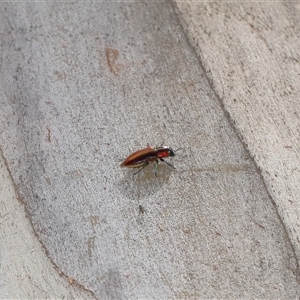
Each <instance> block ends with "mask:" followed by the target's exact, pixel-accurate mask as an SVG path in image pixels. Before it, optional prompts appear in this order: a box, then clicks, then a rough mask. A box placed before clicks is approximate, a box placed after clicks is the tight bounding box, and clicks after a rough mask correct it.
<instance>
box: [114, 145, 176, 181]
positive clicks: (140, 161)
mask: <svg viewBox="0 0 300 300" xmlns="http://www.w3.org/2000/svg"><path fill="white" fill-rule="evenodd" d="M170 156H175V151H174V150H173V149H172V148H171V147H169V146H158V147H151V146H148V147H147V148H144V149H141V150H138V151H136V152H134V153H132V154H131V155H129V156H128V157H127V158H126V159H125V160H124V161H123V162H122V163H121V165H120V166H121V167H126V168H140V169H139V170H138V171H137V172H136V173H134V174H133V175H136V174H137V173H138V172H140V171H141V170H142V169H144V168H145V167H146V166H148V165H149V164H151V163H154V164H155V166H154V168H155V171H154V172H155V176H156V177H157V174H156V171H157V167H158V161H159V160H160V161H163V162H165V163H166V164H167V165H169V166H170V167H172V168H173V169H176V168H175V167H174V166H173V165H171V164H170V163H169V162H167V161H165V160H164V158H166V157H170Z"/></svg>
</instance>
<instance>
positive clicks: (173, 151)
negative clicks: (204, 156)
mask: <svg viewBox="0 0 300 300" xmlns="http://www.w3.org/2000/svg"><path fill="white" fill-rule="evenodd" d="M179 150H183V148H178V149H176V150H174V151H173V152H177V151H179Z"/></svg>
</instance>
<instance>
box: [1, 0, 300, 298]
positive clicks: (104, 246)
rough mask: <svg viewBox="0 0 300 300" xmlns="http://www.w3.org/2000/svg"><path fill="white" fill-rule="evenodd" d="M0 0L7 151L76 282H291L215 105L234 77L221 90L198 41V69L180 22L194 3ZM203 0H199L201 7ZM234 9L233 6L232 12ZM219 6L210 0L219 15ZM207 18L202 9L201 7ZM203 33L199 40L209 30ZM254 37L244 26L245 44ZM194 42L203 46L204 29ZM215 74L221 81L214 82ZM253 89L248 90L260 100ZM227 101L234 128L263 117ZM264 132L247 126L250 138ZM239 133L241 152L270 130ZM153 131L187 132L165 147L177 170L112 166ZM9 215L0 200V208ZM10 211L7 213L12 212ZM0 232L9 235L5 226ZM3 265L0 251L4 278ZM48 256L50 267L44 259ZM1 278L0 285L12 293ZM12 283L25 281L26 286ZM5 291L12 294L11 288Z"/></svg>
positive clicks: (194, 285)
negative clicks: (10, 0)
mask: <svg viewBox="0 0 300 300" xmlns="http://www.w3.org/2000/svg"><path fill="white" fill-rule="evenodd" d="M273 5H274V4H273ZM276 5H278V6H279V7H280V3H279V4H276ZM203 7H210V6H207V5H204V6H203ZM211 7H212V8H213V7H214V6H213V4H211ZM0 8H1V20H2V21H1V23H0V26H1V32H2V34H3V36H4V37H5V38H3V40H2V45H1V73H2V82H1V90H0V91H1V97H0V101H1V103H0V105H1V115H0V121H1V148H2V151H3V158H2V159H3V160H5V161H6V166H7V168H8V170H9V172H10V174H11V184H12V185H11V187H14V188H15V192H16V194H17V195H18V197H19V200H21V201H22V203H24V208H25V209H26V213H27V216H28V218H30V220H31V222H32V225H33V229H34V231H35V234H36V235H37V237H38V239H39V240H40V242H41V247H42V245H43V247H45V249H46V251H47V255H48V257H49V259H50V260H51V261H52V263H53V264H54V265H55V269H54V270H59V271H60V272H61V273H63V274H65V275H66V276H67V277H68V278H71V279H72V280H74V282H77V283H79V284H80V285H81V286H82V292H83V293H84V292H85V293H86V297H88V296H89V295H90V294H89V293H88V292H87V291H84V290H83V288H85V289H87V290H90V291H91V292H92V293H93V294H94V296H95V297H96V298H98V299H108V298H110V299H120V298H129V299H130V298H132V299H137V298H147V299H152V298H196V297H202V298H208V297H219V298H221V297H223V298H228V297H257V298H267V297H268V298H271V297H272V298H273V297H277V298H279V297H280V298H292V297H294V298H295V297H299V283H298V282H297V275H298V273H299V269H298V263H297V259H296V256H295V253H294V249H293V247H292V246H291V244H290V240H289V236H288V235H287V234H286V232H285V227H284V226H283V224H282V222H281V219H280V217H279V215H278V214H277V209H276V208H275V207H274V203H273V199H272V198H271V197H270V196H269V193H268V191H267V190H266V188H265V185H264V182H263V181H262V179H261V177H260V174H259V173H258V171H257V169H256V167H255V165H254V164H253V162H252V160H251V159H250V158H249V156H248V153H247V151H246V150H245V148H244V146H243V145H242V143H241V142H240V141H239V140H238V138H237V136H236V134H235V132H234V130H233V129H232V127H231V126H230V125H229V122H228V121H227V118H226V116H225V114H224V111H223V110H222V108H221V105H220V104H221V103H225V104H224V105H227V103H228V101H224V102H222V101H223V99H225V100H226V99H229V98H230V96H229V95H228V93H230V91H232V90H233V88H232V89H229V88H226V89H225V86H227V85H229V84H231V80H232V79H231V78H230V76H228V75H227V73H226V75H224V73H222V72H225V71H226V68H228V66H226V67H225V65H224V64H221V63H219V67H220V70H219V72H220V73H219V75H218V74H217V73H216V72H213V71H214V70H217V65H218V63H217V62H215V63H214V62H213V61H211V60H209V59H207V60H205V59H206V58H207V57H208V54H207V55H204V60H203V61H204V62H203V66H204V70H206V73H204V72H203V69H202V67H201V63H202V61H199V56H198V57H197V55H195V52H194V50H193V49H192V48H191V45H190V44H189V42H188V41H187V39H186V36H185V34H187V32H188V31H189V30H190V34H191V37H194V38H195V39H196V38H197V36H196V35H194V34H196V33H195V32H194V31H193V30H194V28H195V27H193V26H195V22H196V21H195V18H196V15H191V16H190V15H188V9H194V8H193V7H190V6H185V5H183V4H182V3H178V7H177V6H176V5H175V4H174V5H173V6H172V5H171V4H170V3H167V4H157V3H153V4H150V3H148V4H147V3H144V4H143V3H134V4H133V3H132V4H125V3H110V4H103V3H90V4H89V5H87V4H85V3H60V4H59V5H58V4H49V3H48V4H47V3H31V4H30V3H26V4H20V3H18V4H2V5H1V7H0ZM225 8H226V7H224V8H223V9H225ZM173 9H175V11H174V10H173ZM178 9H179V10H178ZM197 9H199V11H200V12H201V6H200V7H197ZM221 9H222V8H221ZM235 9H237V8H236V7H235V6H232V8H231V10H230V9H228V11H229V12H232V13H233V16H235V18H236V22H238V21H239V17H238V15H237V13H236V14H234V12H235ZM246 9H247V7H246V8H245V10H246ZM194 12H195V13H196V10H195V11H194ZM271 13H272V11H271V12H270V13H269V12H265V15H263V16H266V19H263V18H262V20H261V21H260V22H261V23H262V24H264V22H263V21H264V20H265V21H267V20H268V18H267V16H268V17H269V18H270V15H269V14H271ZM290 13H291V14H292V13H294V12H290ZM219 14H220V13H219ZM219 14H217V12H213V15H216V18H217V16H218V15H219ZM227 15H228V13H227ZM178 16H179V18H178ZM187 16H188V17H187ZM189 17H190V18H191V23H187V19H186V18H189ZM271 17H272V16H271ZM275 17H276V15H274V18H275ZM210 19H211V20H214V19H213V18H212V16H210V15H209V13H207V14H204V13H203V15H202V17H201V18H200V19H198V22H199V23H201V24H208V23H209V20H210ZM232 19H234V17H232ZM179 20H181V22H182V24H183V28H184V29H185V30H187V31H184V32H183V31H182V27H181V26H180V24H181V23H180V22H179ZM226 20H227V19H226ZM205 22H207V23H205ZM219 22H220V23H222V22H221V21H219ZM223 22H224V23H225V21H224V20H223ZM232 22H233V23H234V20H233V21H232ZM189 26H191V27H189ZM218 26H219V24H218V22H216V23H215V25H214V28H215V30H217V29H218ZM250 27H251V26H250ZM240 30H241V32H242V30H243V28H242V29H240ZM211 31H212V29H211ZM271 31H272V30H271ZM204 33H206V34H207V36H206V43H207V44H205V43H204V42H203V43H204V44H205V45H206V46H207V45H208V43H209V42H210V36H209V33H210V32H208V33H207V30H206V31H204ZM210 34H211V33H210ZM223 34H224V35H225V34H226V32H224V33H223ZM232 35H234V32H233V31H232ZM220 36H221V35H220ZM250 37H251V35H250ZM201 38H202V37H201ZM282 38H283V37H282ZM245 39H246V38H245ZM252 39H254V40H255V39H257V40H259V38H258V37H252ZM204 40H205V39H204ZM221 42H222V41H221V38H220V41H219V43H218V39H217V38H216V39H215V41H214V43H215V44H214V47H213V48H212V47H211V48H209V47H208V46H207V47H206V48H205V47H204V48H203V49H204V50H205V51H207V53H208V52H209V51H210V52H211V53H212V55H213V56H212V57H215V60H216V61H221V62H222V61H223V60H225V58H226V57H229V55H230V56H231V55H233V52H234V51H235V50H236V48H231V49H230V48H229V52H228V49H227V48H225V49H223V48H222V47H221V45H222V43H221ZM201 43H202V42H201ZM257 43H258V41H257ZM252 45H253V43H252V40H251V39H249V45H248V48H247V49H248V51H249V53H252V52H251V47H252ZM254 45H256V44H254ZM199 49H200V50H199V51H200V54H201V51H202V50H201V49H202V44H199ZM255 49H256V48H255V47H254V48H253V51H254V53H255ZM204 50H203V51H204ZM236 51H237V50H236ZM245 51H246V50H245ZM200 57H201V56H200ZM242 58H243V56H242V55H241V57H240V59H241V60H242ZM244 59H245V60H247V59H248V56H247V55H245V57H244ZM199 62H200V63H199ZM213 63H214V64H213ZM282 63H283V62H282ZM210 64H211V66H210ZM278 65H279V64H278ZM257 67H258V68H260V66H259V65H258V66H257ZM270 67H271V66H270ZM276 67H278V68H280V65H279V66H276ZM249 70H251V69H249V68H244V70H243V71H244V73H242V72H241V74H242V75H243V74H244V75H243V76H246V75H245V74H248V73H247V72H248V71H249ZM275 70H276V69H275ZM286 72H288V70H286ZM207 73H209V75H211V76H210V77H209V78H210V79H211V81H212V85H210V84H209V83H208V82H207V79H206V78H207ZM220 74H221V75H222V76H220ZM242 75H241V77H242ZM271 75H273V77H275V76H277V74H276V73H275V72H274V73H271ZM212 76H214V77H212ZM218 76H219V79H218ZM221 79H222V80H223V81H222V86H223V90H220V89H219V88H216V86H217V87H219V85H217V84H218V83H216V82H215V81H218V80H219V81H220V80H221ZM266 80H267V79H266V78H265V81H264V83H265V85H267V81H266ZM261 81H263V80H261ZM236 84H238V83H236ZM252 84H253V85H254V83H252ZM258 84H261V82H259V83H258ZM212 87H213V88H214V89H215V90H214V89H212ZM248 90H249V88H248ZM220 91H222V93H220ZM225 91H226V93H225ZM271 91H272V90H271ZM271 91H269V90H268V92H269V93H271ZM273 92H274V91H273ZM274 93H275V92H274ZM217 97H220V98H221V99H222V101H221V102H220V101H218V99H217ZM230 99H231V98H230ZM235 99H236V101H235V102H238V100H239V98H235ZM243 99H244V98H243ZM251 99H252V98H251ZM247 100H248V99H247ZM233 101H234V100H233ZM243 103H246V104H247V103H248V102H246V100H245V101H244V102H243ZM259 103H260V102H254V103H253V106H251V105H252V104H251V103H248V105H249V107H250V108H252V109H253V111H254V110H256V111H257V114H258V115H259V114H260V113H261V111H262V108H263V106H262V107H259V105H258V104H259ZM261 103H263V102H261ZM246 104H245V106H246ZM238 105H240V106H241V105H242V104H241V103H240V102H238V104H237V106H238ZM254 105H255V106H254ZM278 105H279V104H278ZM232 107H233V104H232V105H231V106H229V108H232ZM225 110H227V111H228V112H230V113H232V112H231V111H229V109H227V106H225ZM237 112H238V113H240V114H241V116H239V118H235V117H232V115H230V117H231V118H232V119H233V120H236V121H237V122H238V123H237V130H238V131H239V133H240V134H243V133H244V131H243V130H244V129H243V128H245V127H247V126H253V128H255V127H254V126H257V124H253V123H258V124H259V120H257V119H255V118H254V119H253V118H248V116H249V111H247V110H244V111H243V110H242V109H240V110H237V111H236V113H237ZM253 115H254V112H253ZM250 116H252V115H251V114H250ZM269 116H272V117H274V116H273V115H272V114H270V115H269ZM294 121H295V120H294ZM285 122H286V124H289V122H290V120H289V121H287V120H285ZM248 123H252V125H249V124H248ZM275 128H277V127H275ZM264 130H265V129H264ZM274 130H275V129H274ZM264 132H265V131H259V132H257V134H258V135H259V133H260V134H261V136H259V137H256V140H257V141H260V140H261V139H263V138H264V137H265V135H264ZM270 133H272V131H271V129H270ZM245 139H246V143H247V146H248V148H249V149H250V154H251V155H253V156H254V155H255V152H253V151H258V150H260V151H261V152H257V153H259V155H261V156H259V157H263V158H264V159H265V160H266V154H265V156H263V155H262V154H261V153H267V152H268V153H269V152H270V151H269V149H268V148H267V147H266V146H265V144H264V143H260V144H259V145H261V148H259V147H258V149H256V148H254V147H252V148H251V147H250V146H249V144H251V143H250V141H248V137H247V135H246V134H245ZM162 141H164V142H165V143H168V144H170V145H171V146H173V147H174V148H176V146H178V147H184V150H183V151H181V152H178V155H177V156H176V157H175V158H174V159H173V160H172V162H173V163H174V164H175V165H176V167H177V170H175V171H173V170H172V169H170V168H168V167H167V166H164V165H161V166H160V168H159V177H158V178H155V176H153V170H152V169H151V168H148V169H146V170H145V172H141V173H140V174H139V175H137V176H136V177H132V172H131V171H126V170H121V169H120V168H119V164H120V162H121V160H122V158H124V157H125V156H126V155H127V154H129V152H130V151H133V150H136V149H137V148H139V147H144V146H145V145H146V144H147V143H148V142H149V143H151V144H160V143H161V142H162ZM275 141H276V140H275ZM288 141H289V142H293V141H294V140H287V142H288ZM251 142H252V144H251V145H254V144H255V141H253V140H252V141H251ZM267 145H268V144H267ZM286 146H292V148H284V151H295V149H294V147H293V145H290V144H287V145H286ZM264 147H266V148H265V149H264ZM274 149H275V150H278V149H277V148H276V147H275V148H274ZM291 149H292V150H291ZM271 150H272V149H271ZM264 151H267V152H264ZM272 151H273V150H272ZM272 151H271V152H272ZM284 153H285V152H284ZM275 155H278V153H273V152H272V154H270V156H271V157H275ZM295 158H297V156H296V155H295ZM265 160H264V161H265ZM258 161H260V160H259V159H258ZM276 164H277V165H278V162H276ZM268 167H269V165H268ZM274 168H275V165H274ZM266 171H268V172H270V169H265V170H264V173H263V174H264V175H265V173H266ZM5 172H6V170H5V169H3V172H2V173H3V174H5ZM274 176H275V175H274ZM6 177H7V176H6ZM9 181H10V179H9V178H8V179H7V181H6V184H7V185H8V182H9ZM4 182H5V181H4ZM277 183H278V182H277ZM266 184H267V185H268V184H271V181H270V182H267V181H266ZM282 186H283V185H282ZM287 186H289V185H287ZM2 190H3V189H2ZM293 191H295V190H293ZM269 192H270V193H271V191H269ZM3 194H7V193H6V192H4V193H3ZM272 196H274V195H273V194H272ZM295 198H296V195H295ZM9 199H11V201H16V200H13V198H7V197H5V195H3V199H1V206H3V207H4V208H5V207H6V205H7V201H9ZM293 200H294V199H293ZM274 201H275V200H274ZM276 203H278V202H276ZM293 203H294V205H295V204H296V201H295V202H293ZM139 205H142V207H143V208H144V209H145V212H144V213H142V212H141V211H139ZM277 206H278V204H277ZM284 209H285V207H283V206H282V207H281V211H280V212H281V213H282V211H285V210H284ZM3 211H5V210H3ZM285 212H286V211H285ZM7 214H9V213H7ZM286 214H288V212H286ZM3 215H4V214H3V213H2V209H1V221H2V220H3V221H5V220H6V219H5V218H4V217H3ZM281 215H282V214H281ZM10 216H11V215H10ZM10 220H11V219H10ZM284 220H285V222H287V219H286V218H285V219H284ZM11 222H13V224H7V226H14V223H15V222H17V220H14V219H12V221H11ZM22 222H23V221H22ZM24 222H25V221H24ZM285 225H286V223H285ZM29 230H30V229H28V231H29ZM1 233H2V236H1V238H2V239H1V240H3V241H4V243H5V240H6V239H9V236H8V234H7V233H5V232H4V233H3V232H1ZM33 238H34V237H33ZM294 246H295V243H294ZM3 248H4V250H5V251H6V252H5V253H8V254H9V255H7V257H6V258H5V259H6V262H7V261H9V259H11V260H13V259H14V255H16V253H17V252H14V251H17V250H18V247H16V249H11V248H10V249H9V250H7V247H5V245H3ZM9 251H11V252H13V253H12V254H10V253H9ZM13 254H14V255H13ZM42 256H43V253H41V254H39V255H38V256H37V257H42ZM37 259H38V258H37ZM1 260H2V261H3V260H4V259H3V256H2V257H1ZM28 263H29V264H31V265H35V262H34V261H29V262H28ZM7 265H8V264H6V265H5V264H4V268H3V264H2V263H1V268H2V270H1V281H2V282H3V280H2V278H3V276H4V275H3V274H6V272H8V271H9V269H8V267H7ZM44 268H46V269H48V268H50V267H47V266H46V263H45V265H44ZM10 272H12V273H13V271H10ZM51 272H52V271H51ZM53 276H55V275H53ZM16 278H17V280H18V277H17V276H16ZM37 280H38V279H37ZM55 280H56V279H55ZM61 281H62V282H57V284H58V285H60V286H64V284H65V283H64V282H63V281H66V279H64V277H61ZM20 282H22V281H21V280H20ZM44 284H45V283H44ZM32 285H34V283H32ZM2 286H4V285H2ZM2 286H1V285H0V288H1V290H0V292H1V291H8V292H9V288H8V287H7V285H6V286H4V287H2ZM22 288H24V289H26V288H27V292H28V293H29V292H30V289H32V286H30V283H26V285H25V286H24V287H22ZM46 289H48V291H50V293H51V290H52V289H53V286H51V284H48V283H46V284H45V290H46ZM70 289H73V286H70ZM75 289H77V286H76V287H75ZM75 292H78V293H79V291H77V290H75V291H69V294H67V295H66V297H71V295H74V294H72V293H75ZM66 293H68V292H67V291H66ZM41 294H42V295H41V296H43V295H49V294H46V292H41ZM10 295H15V294H13V292H12V293H11V294H6V295H5V297H9V296H10ZM27 295H28V294H27ZM56 295H57V294H53V297H55V296H56ZM78 297H80V296H78Z"/></svg>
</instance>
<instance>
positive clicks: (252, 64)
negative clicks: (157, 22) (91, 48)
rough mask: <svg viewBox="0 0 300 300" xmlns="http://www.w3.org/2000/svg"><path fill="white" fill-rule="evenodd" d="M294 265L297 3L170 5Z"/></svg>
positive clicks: (299, 93)
mask: <svg viewBox="0 0 300 300" xmlns="http://www.w3.org/2000/svg"><path fill="white" fill-rule="evenodd" d="M174 7H175V8H177V9H176V10H177V14H178V16H180V24H182V26H183V28H184V31H185V33H186V34H187V36H188V40H189V41H190V43H191V44H192V45H193V46H194V49H195V50H196V53H197V56H198V58H199V60H200V61H201V64H202V65H203V67H204V69H205V70H206V75H207V76H208V78H209V79H210V82H211V86H212V87H213V90H214V91H215V93H216V94H217V95H218V96H219V98H220V99H221V102H222V105H223V106H224V109H225V110H226V112H227V113H228V115H229V116H230V119H231V121H232V123H233V124H235V128H236V129H237V131H238V133H239V135H240V137H241V138H242V140H243V142H244V143H245V145H246V147H247V148H248V150H249V151H250V154H251V156H252V157H253V158H254V160H255V163H256V164H257V166H258V167H259V168H260V170H261V174H262V176H263V178H264V182H265V184H266V187H267V189H268V192H269V193H270V195H271V197H272V199H273V200H274V203H275V205H276V209H277V210H278V212H279V215H280V218H281V219H282V221H283V223H284V226H285V227H286V229H287V231H288V234H289V237H290V239H291V241H292V244H293V246H294V249H295V251H296V254H297V257H298V261H299V259H300V185H299V181H300V168H299V165H300V139H299V135H300V105H299V97H300V85H299V80H300V63H299V62H300V53H299V51H298V49H299V48H300V23H299V20H300V3H299V1H295V2H276V4H275V3H271V2H262V3H251V2H249V3H243V5H238V6H237V5H235V4H228V3H227V4H225V3H223V4H221V5H216V4H214V3H210V4H209V3H202V4H200V3H192V2H190V3H185V4H184V3H181V2H177V5H176V6H174Z"/></svg>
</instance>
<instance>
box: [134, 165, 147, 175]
mask: <svg viewBox="0 0 300 300" xmlns="http://www.w3.org/2000/svg"><path fill="white" fill-rule="evenodd" d="M147 166H148V164H145V165H144V166H142V167H141V168H140V169H139V170H138V171H137V172H135V173H134V174H133V175H136V174H137V173H139V172H141V171H142V170H143V169H144V168H145V167H147Z"/></svg>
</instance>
